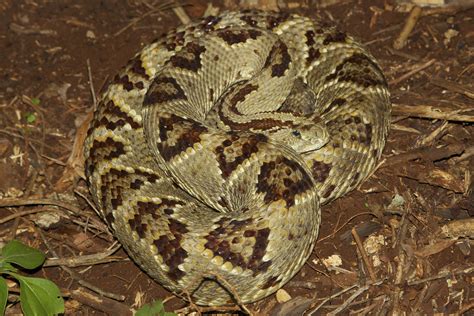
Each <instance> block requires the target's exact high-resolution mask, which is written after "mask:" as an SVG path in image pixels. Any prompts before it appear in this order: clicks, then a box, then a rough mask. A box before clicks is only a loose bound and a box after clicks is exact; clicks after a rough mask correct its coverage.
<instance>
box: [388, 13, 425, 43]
mask: <svg viewBox="0 0 474 316" xmlns="http://www.w3.org/2000/svg"><path fill="white" fill-rule="evenodd" d="M421 11H422V10H421V8H420V7H418V6H415V7H413V9H412V10H411V12H410V15H409V16H408V18H407V20H406V22H405V26H403V30H402V31H401V32H400V35H398V38H397V39H396V40H395V41H394V42H393V48H395V49H402V48H403V47H405V45H406V43H407V39H408V36H410V33H411V31H413V28H414V27H415V25H416V22H418V19H419V18H420V16H421Z"/></svg>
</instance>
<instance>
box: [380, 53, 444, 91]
mask: <svg viewBox="0 0 474 316" xmlns="http://www.w3.org/2000/svg"><path fill="white" fill-rule="evenodd" d="M435 61H436V59H430V60H428V61H427V62H424V63H422V64H419V65H416V66H415V67H414V68H413V69H412V70H410V71H409V72H407V73H405V74H404V75H402V76H400V77H398V78H397V79H394V80H391V81H390V82H389V83H388V84H389V85H391V86H394V85H396V84H399V83H400V82H402V81H404V80H406V79H408V78H410V77H411V76H413V75H414V74H416V73H418V72H420V71H422V70H424V69H426V68H428V67H429V66H431V65H433V64H434V63H435Z"/></svg>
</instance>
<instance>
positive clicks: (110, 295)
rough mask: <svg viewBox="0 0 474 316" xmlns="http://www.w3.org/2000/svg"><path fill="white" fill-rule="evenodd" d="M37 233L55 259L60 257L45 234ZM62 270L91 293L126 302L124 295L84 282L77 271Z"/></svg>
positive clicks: (66, 268)
mask: <svg viewBox="0 0 474 316" xmlns="http://www.w3.org/2000/svg"><path fill="white" fill-rule="evenodd" d="M36 231H37V232H38V234H39V235H40V236H41V239H42V240H43V243H44V244H45V246H46V247H47V248H48V250H49V252H51V253H52V254H53V256H55V257H58V258H59V256H58V254H57V253H56V251H55V250H54V249H53V247H51V245H50V244H49V242H48V240H47V239H46V237H45V236H44V234H43V232H42V231H41V229H36ZM60 267H61V269H63V270H64V271H66V272H67V273H68V274H69V275H70V276H71V278H73V279H74V280H76V281H77V283H79V284H80V285H82V286H83V287H85V288H88V289H89V290H91V291H94V292H96V293H97V294H100V295H102V296H105V297H108V298H112V299H114V300H117V301H125V296H124V295H119V294H115V293H110V292H106V291H104V290H102V289H100V288H98V287H97V286H95V285H93V284H91V283H89V282H87V281H85V280H83V279H82V278H81V277H80V275H79V274H78V273H76V272H75V271H73V270H72V269H70V268H68V267H66V266H63V265H61V266H60Z"/></svg>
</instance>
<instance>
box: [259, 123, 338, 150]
mask: <svg viewBox="0 0 474 316" xmlns="http://www.w3.org/2000/svg"><path fill="white" fill-rule="evenodd" d="M268 136H269V137H270V138H271V139H272V140H275V141H277V142H281V143H284V144H286V145H287V146H290V147H291V148H292V149H293V150H294V151H296V152H297V153H300V154H302V153H307V152H310V151H314V150H318V149H320V148H321V147H323V146H324V145H326V143H327V142H328V141H329V133H328V131H327V128H326V126H325V125H324V124H323V123H322V122H319V123H314V122H305V123H302V124H298V125H297V126H294V127H289V128H286V127H285V128H281V129H278V130H276V131H272V132H271V133H270V134H269V135H268Z"/></svg>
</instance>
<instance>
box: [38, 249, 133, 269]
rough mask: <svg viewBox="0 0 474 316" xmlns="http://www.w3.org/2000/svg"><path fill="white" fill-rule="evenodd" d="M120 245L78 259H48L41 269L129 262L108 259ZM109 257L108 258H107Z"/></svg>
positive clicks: (115, 258) (119, 258) (114, 258)
mask: <svg viewBox="0 0 474 316" xmlns="http://www.w3.org/2000/svg"><path fill="white" fill-rule="evenodd" d="M120 247H121V245H117V246H115V247H114V248H112V249H109V250H106V251H104V252H99V253H95V254H92V255H82V256H78V257H69V258H48V259H46V261H45V262H44V264H43V267H53V266H66V267H71V268H74V267H79V266H85V265H87V266H91V265H96V264H102V263H108V262H114V261H118V260H129V259H128V258H121V257H110V256H111V255H112V254H113V253H115V252H116V251H117V250H118V249H120ZM108 257H110V258H108Z"/></svg>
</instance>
